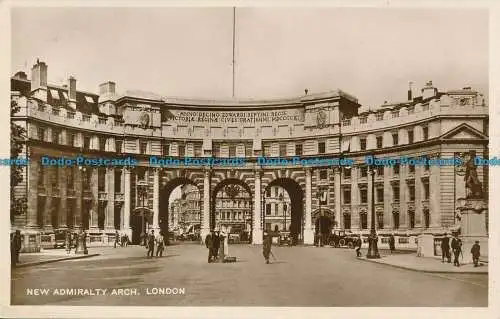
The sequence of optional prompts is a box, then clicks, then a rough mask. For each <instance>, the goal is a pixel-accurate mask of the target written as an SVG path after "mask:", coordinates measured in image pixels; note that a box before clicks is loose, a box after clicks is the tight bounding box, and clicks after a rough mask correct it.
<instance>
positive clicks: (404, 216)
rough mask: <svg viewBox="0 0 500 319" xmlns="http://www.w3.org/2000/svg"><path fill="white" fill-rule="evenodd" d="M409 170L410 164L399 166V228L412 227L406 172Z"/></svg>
mask: <svg viewBox="0 0 500 319" xmlns="http://www.w3.org/2000/svg"><path fill="white" fill-rule="evenodd" d="M407 172H408V165H400V166H399V228H406V229H408V228H409V227H410V219H409V218H408V205H407V204H406V201H407V200H408V199H407V196H406V193H407V191H406V189H407V187H408V186H407V184H406V174H407Z"/></svg>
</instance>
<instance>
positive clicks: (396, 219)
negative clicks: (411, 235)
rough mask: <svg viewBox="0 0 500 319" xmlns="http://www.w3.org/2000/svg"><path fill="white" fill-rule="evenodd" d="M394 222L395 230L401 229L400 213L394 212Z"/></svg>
mask: <svg viewBox="0 0 500 319" xmlns="http://www.w3.org/2000/svg"><path fill="white" fill-rule="evenodd" d="M392 221H393V222H394V229H399V212H398V211H393V212H392Z"/></svg>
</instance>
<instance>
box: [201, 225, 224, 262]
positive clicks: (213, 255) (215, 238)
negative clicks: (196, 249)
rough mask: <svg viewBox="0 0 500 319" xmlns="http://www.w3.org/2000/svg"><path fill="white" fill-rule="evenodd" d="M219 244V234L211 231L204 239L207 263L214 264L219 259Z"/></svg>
mask: <svg viewBox="0 0 500 319" xmlns="http://www.w3.org/2000/svg"><path fill="white" fill-rule="evenodd" d="M220 244H221V235H220V232H218V231H217V232H216V231H215V230H213V229H212V230H211V231H210V233H209V234H208V235H207V236H206V237H205V246H206V247H207V248H208V263H211V262H216V261H217V259H218V258H219V249H220ZM223 244H224V243H223Z"/></svg>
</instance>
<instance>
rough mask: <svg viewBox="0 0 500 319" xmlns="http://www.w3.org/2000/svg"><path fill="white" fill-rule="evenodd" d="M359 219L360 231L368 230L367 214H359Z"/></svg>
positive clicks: (364, 212)
mask: <svg viewBox="0 0 500 319" xmlns="http://www.w3.org/2000/svg"><path fill="white" fill-rule="evenodd" d="M359 219H360V223H361V229H368V214H367V213H366V211H362V212H360V214H359Z"/></svg>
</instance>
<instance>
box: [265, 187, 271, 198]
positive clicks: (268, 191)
mask: <svg viewBox="0 0 500 319" xmlns="http://www.w3.org/2000/svg"><path fill="white" fill-rule="evenodd" d="M266 196H267V197H271V189H270V188H268V189H267V190H266Z"/></svg>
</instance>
